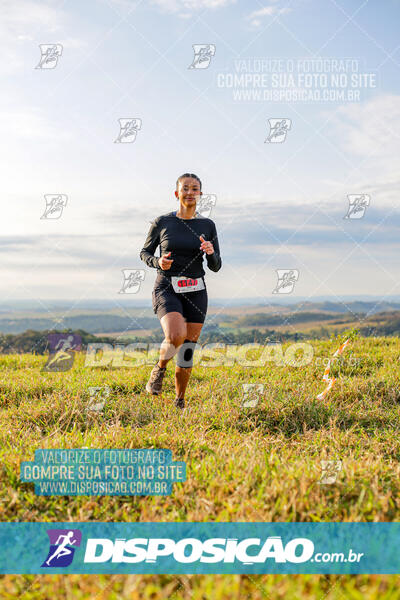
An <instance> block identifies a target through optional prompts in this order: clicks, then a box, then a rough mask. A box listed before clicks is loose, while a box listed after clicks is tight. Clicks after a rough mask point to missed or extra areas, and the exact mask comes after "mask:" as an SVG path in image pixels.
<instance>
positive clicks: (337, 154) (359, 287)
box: [0, 0, 400, 305]
mask: <svg viewBox="0 0 400 600" xmlns="http://www.w3.org/2000/svg"><path fill="white" fill-rule="evenodd" d="M1 11H2V12H4V14H3V16H2V19H1V22H2V25H1V30H0V34H1V35H0V39H1V42H0V43H1V46H2V57H3V60H2V65H1V67H0V69H1V71H2V95H1V99H0V103H1V114H0V121H1V127H2V136H1V142H0V143H1V146H0V152H1V160H2V164H3V166H5V167H6V168H5V169H4V175H5V176H4V177H3V219H2V225H3V227H2V229H3V231H2V234H1V239H0V250H1V256H2V272H3V276H2V278H1V282H0V285H1V287H2V290H1V291H2V297H3V300H4V301H5V300H6V299H10V298H25V299H29V298H32V300H33V301H34V302H33V303H35V302H36V303H37V304H38V305H39V303H42V304H43V303H44V304H45V301H46V299H65V298H71V299H72V298H74V299H77V298H78V299H79V298H81V299H85V300H86V299H90V298H106V299H109V300H110V299H114V298H115V301H116V302H119V301H120V298H121V296H118V294H117V292H118V290H119V289H120V286H121V279H122V277H121V269H123V268H142V267H143V265H142V264H141V263H140V260H139V251H140V249H141V246H142V243H143V241H144V238H145V235H146V232H147V229H148V226H149V222H150V221H151V220H152V219H153V218H154V217H155V216H157V215H159V214H163V213H166V212H169V211H170V210H174V209H175V207H176V202H175V197H174V185H175V181H176V178H177V176H178V175H180V174H181V173H183V172H186V171H190V172H194V173H197V174H198V175H199V176H200V178H201V179H202V181H203V191H204V192H205V193H210V194H211V193H212V194H215V195H216V197H217V204H216V206H215V208H214V209H213V213H212V215H211V216H212V218H213V219H214V220H215V222H216V224H217V228H218V231H219V237H220V245H221V248H222V258H223V265H224V266H223V269H222V270H221V271H220V272H219V273H217V274H214V273H210V274H208V275H207V279H208V283H209V288H210V298H211V299H212V298H213V297H214V298H216V299H217V298H227V297H228V298H236V299H237V298H240V297H243V298H245V297H250V296H255V297H259V298H260V299H263V298H264V299H266V301H267V300H271V298H272V296H271V292H272V290H273V288H274V287H275V285H276V281H277V277H276V272H275V271H276V269H284V268H291V269H292V268H293V269H298V270H299V272H300V276H299V280H298V282H297V284H296V286H295V290H294V293H293V294H292V296H293V298H295V295H296V294H298V295H299V296H303V297H304V296H305V297H309V298H310V299H312V297H313V296H322V295H326V296H332V299H335V298H336V299H340V298H341V297H344V296H346V295H350V294H351V295H355V294H359V295H360V296H361V295H365V294H373V295H375V296H379V297H382V298H384V297H385V296H386V295H388V296H393V295H396V294H400V276H399V275H400V252H399V236H398V231H399V224H400V218H399V199H398V197H399V162H400V161H399V149H400V143H399V134H398V132H399V131H400V127H399V125H400V104H399V77H398V75H399V69H400V45H399V40H398V22H399V13H400V3H399V2H398V0H387V1H386V2H385V3H384V5H383V4H382V3H381V2H378V1H377V0H375V1H370V2H365V1H364V2H361V1H355V0H354V1H353V0H350V1H349V0H347V1H346V2H344V1H343V0H340V1H338V0H325V1H324V2H317V1H316V0H314V1H312V0H292V1H283V0H274V1H271V0H269V1H262V0H257V1H255V2H253V1H246V2H240V1H236V2H232V1H230V0H198V1H196V2H194V1H183V0H154V1H150V2H149V1H147V2H144V1H142V2H133V1H130V0H91V1H90V2H87V3H82V2H76V1H75V2H74V1H71V0H70V1H65V2H45V1H42V2H36V1H35V0H20V1H19V2H12V1H9V0H6V1H5V2H3V3H2V8H1ZM46 43H54V44H61V45H62V47H63V52H62V55H61V56H60V58H59V60H58V64H57V66H56V67H55V68H54V69H47V70H46V69H35V66H36V65H37V63H38V62H39V58H40V51H39V44H46ZM194 44H213V45H215V55H214V56H213V57H212V58H211V61H210V64H209V66H208V68H206V69H189V68H188V67H189V65H190V64H191V62H192V60H193V49H192V46H193V45H194ZM321 58H323V59H327V60H328V61H330V62H328V63H325V65H326V64H329V65H332V61H333V60H336V61H338V60H340V59H342V60H343V59H352V60H354V61H358V63H357V74H360V73H361V74H369V75H371V74H372V75H373V77H374V79H373V81H374V85H371V81H372V79H371V78H370V79H369V80H368V82H369V84H368V86H367V87H365V88H358V87H356V89H357V90H358V92H359V99H358V100H359V101H357V102H354V101H343V100H340V99H339V100H335V101H319V102H318V101H315V100H310V99H309V100H307V101H305V102H304V101H303V102H298V101H290V100H287V99H284V100H282V101H276V100H261V101H259V100H252V101H249V100H243V99H238V97H236V99H234V97H233V92H232V89H227V88H223V87H219V85H218V81H221V76H222V75H224V74H225V75H226V74H229V73H230V74H234V73H237V70H238V65H239V64H240V62H238V61H248V62H250V63H251V64H254V59H263V60H264V61H267V60H270V61H271V60H272V59H274V61H275V65H277V64H278V61H281V63H282V64H284V65H287V64H290V61H292V64H295V65H298V62H299V60H300V59H302V60H306V59H307V61H308V62H307V63H306V64H310V63H309V61H310V60H311V59H321ZM235 61H236V62H235ZM252 61H253V62H252ZM288 61H289V63H288ZM325 71H326V74H327V76H328V77H330V73H329V68H327V67H325V70H324V73H325ZM221 74H222V75H221ZM350 75H351V74H349V73H347V76H348V79H347V80H346V81H347V82H348V81H349V80H350ZM268 77H269V78H270V80H269V82H267V83H268V85H267V88H268V87H270V85H271V73H268ZM218 78H220V79H218ZM296 81H297V84H296V89H299V88H298V80H296ZM318 81H319V80H318ZM316 87H318V84H317V86H316ZM349 89H350V84H349V83H346V87H345V92H346V93H347V92H348V90H349ZM128 117H129V118H132V117H135V118H140V119H141V120H142V128H141V129H140V131H138V134H137V138H136V140H135V141H134V142H133V143H129V144H115V143H114V140H115V139H116V137H117V135H118V132H119V125H118V119H120V118H128ZM273 118H280V119H281V118H286V119H290V120H291V128H290V131H288V134H287V136H286V139H285V141H284V142H283V143H276V144H275V143H265V139H266V137H267V135H268V132H269V126H268V119H273ZM53 193H60V194H66V195H67V196H68V203H67V206H66V207H65V209H64V211H63V214H62V216H61V218H60V219H58V220H54V219H53V220H50V219H47V220H46V219H45V220H43V219H40V216H41V215H42V213H43V210H44V194H53ZM348 194H368V195H369V196H370V205H369V206H368V208H367V209H366V212H365V215H364V217H363V218H362V219H352V220H350V219H347V220H345V219H343V216H344V215H345V214H346V212H347V207H348V199H347V195H348ZM146 269H147V268H146ZM154 276H155V272H154V271H152V270H150V269H148V270H147V273H146V279H145V282H144V285H143V286H142V289H141V291H140V297H142V298H143V299H145V298H150V293H151V287H152V284H153V280H154ZM275 297H276V296H275ZM136 299H139V297H137V298H136Z"/></svg>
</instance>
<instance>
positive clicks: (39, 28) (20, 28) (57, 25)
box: [0, 0, 86, 73]
mask: <svg viewBox="0 0 400 600" xmlns="http://www.w3.org/2000/svg"><path fill="white" fill-rule="evenodd" d="M66 20H67V14H66V13H65V12H63V11H62V10H61V9H60V8H59V7H58V6H57V3H56V2H53V1H52V0H50V1H48V2H39V1H37V0H18V2H15V0H2V1H1V3H0V51H1V57H2V60H1V66H0V69H1V71H2V73H14V72H15V71H16V70H18V69H21V68H22V67H23V66H24V64H25V63H26V58H25V59H24V44H29V45H31V44H32V42H33V41H34V40H37V38H38V35H40V36H42V35H44V36H45V37H44V39H39V40H38V44H39V43H43V44H46V43H50V42H54V43H58V44H62V45H63V46H65V47H68V48H80V47H82V46H84V45H86V42H85V41H83V40H79V39H77V38H73V37H66V38H64V39H63V35H62V33H63V31H62V27H63V26H64V24H65V22H66ZM55 37H56V38H57V39H50V38H55ZM39 57H40V53H39V48H37V55H35V56H32V64H33V63H35V61H36V62H37V61H38V59H39ZM33 67H34V64H33ZM33 67H32V68H33Z"/></svg>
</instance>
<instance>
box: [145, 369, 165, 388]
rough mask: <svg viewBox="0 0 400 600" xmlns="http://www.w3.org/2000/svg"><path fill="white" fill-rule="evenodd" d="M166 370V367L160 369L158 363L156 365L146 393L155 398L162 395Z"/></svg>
mask: <svg viewBox="0 0 400 600" xmlns="http://www.w3.org/2000/svg"><path fill="white" fill-rule="evenodd" d="M166 370H167V368H166V367H159V366H158V363H157V364H156V366H155V367H154V368H153V370H152V372H151V373H150V378H149V380H148V382H147V384H146V392H148V393H149V394H153V396H158V394H160V392H161V388H162V384H163V379H164V375H165V371H166Z"/></svg>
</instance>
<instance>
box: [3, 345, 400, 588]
mask: <svg viewBox="0 0 400 600" xmlns="http://www.w3.org/2000/svg"><path fill="white" fill-rule="evenodd" d="M312 346H313V348H314V359H313V361H312V362H311V363H310V364H309V365H307V366H305V367H300V368H295V367H287V366H282V367H278V366H276V365H275V364H274V363H267V365H266V366H265V367H259V368H250V367H241V366H238V365H236V366H234V367H228V368H227V367H218V368H205V367H197V368H195V369H194V373H193V377H192V379H191V382H190V384H189V393H188V396H187V404H188V408H187V409H186V410H185V411H184V412H183V413H181V412H179V411H178V410H177V409H175V408H174V406H173V398H174V388H173V369H172V365H171V366H170V367H169V370H168V374H167V376H166V382H165V388H164V394H163V397H161V398H157V397H149V396H147V395H146V394H145V393H144V385H145V383H146V381H147V378H148V375H149V372H150V370H151V367H150V366H146V367H137V368H107V367H105V368H88V367H85V366H84V356H83V355H78V356H77V358H76V361H75V364H74V366H73V368H72V369H71V370H70V371H68V372H65V373H46V372H42V371H41V367H42V366H43V364H44V363H45V361H46V358H45V357H41V356H32V355H20V356H16V355H9V356H0V411H1V418H0V448H1V450H0V456H1V464H2V467H1V492H0V511H1V513H0V514H1V520H2V521H48V522H52V521H91V520H95V521H308V522H309V521H399V520H400V519H399V517H400V500H399V499H400V466H399V459H400V440H399V430H400V419H399V417H400V392H399V389H400V382H399V359H400V340H399V339H398V338H359V339H355V340H354V341H353V342H352V343H351V345H350V346H349V347H348V348H347V349H346V350H345V352H344V354H343V356H342V359H341V360H340V361H338V362H337V363H336V364H335V365H334V367H333V372H334V374H335V376H337V378H338V379H337V382H336V385H335V386H334V388H333V389H332V390H331V392H329V394H328V395H327V396H326V398H325V399H324V400H323V401H318V400H316V396H317V394H318V393H320V392H321V391H322V390H323V389H324V387H325V383H324V382H323V381H322V374H323V369H324V364H323V363H322V362H319V363H318V362H317V361H316V359H317V358H328V357H330V356H332V354H333V352H334V351H335V350H336V349H337V347H338V342H337V341H335V342H333V341H332V340H331V341H313V342H312ZM285 347H286V345H284V349H285ZM350 358H352V360H351V361H350V360H349V359H350ZM354 359H357V361H356V360H354ZM243 383H264V385H265V395H264V397H263V398H262V400H261V402H260V403H259V404H258V406H257V407H255V408H253V409H244V408H243V407H242V406H241V398H242V384H243ZM101 385H108V386H109V387H110V388H111V395H110V398H109V400H108V402H107V404H106V406H105V409H104V412H103V414H102V415H91V414H90V413H87V412H86V407H87V405H88V401H89V398H88V388H89V387H90V386H101ZM82 446H87V447H90V448H169V449H171V450H172V453H173V458H174V460H184V461H186V463H187V481H186V482H184V483H180V484H174V490H173V493H172V495H171V496H167V497H157V496H150V497H85V496H80V497H59V496H54V497H44V496H36V495H35V493H34V489H33V484H27V483H21V482H20V481H19V464H20V462H21V461H23V460H33V458H34V451H35V450H36V449H38V448H79V447H82ZM326 459H335V460H341V461H342V471H341V472H340V473H339V475H338V478H337V481H336V483H335V484H333V485H321V484H320V483H319V479H320V477H321V461H322V460H326ZM103 587H104V590H103V591H102V588H103ZM0 597H1V598H12V597H19V598H27V599H32V600H33V599H36V598H37V599H39V598H40V599H45V598H57V599H58V598H74V599H75V598H96V599H100V598H131V599H136V598H138V599H139V598H152V599H158V598H166V597H171V598H173V599H174V600H180V599H181V598H182V599H184V598H190V599H200V598H221V599H225V598H238V599H239V598H240V599H242V598H324V599H333V598H338V599H339V598H354V599H358V598H360V599H361V598H366V599H371V600H372V599H377V598H378V597H379V598H400V591H399V590H398V578H397V577H396V576H379V577H378V576H372V575H371V576H357V577H351V576H329V577H328V576H277V575H276V576H271V575H268V576H251V577H250V576H248V577H247V576H198V575H196V576H179V577H175V576H166V575H165V576H156V575H154V576H122V575H121V576H89V575H88V576H74V575H69V576H57V577H56V576H44V575H43V576H42V575H41V576H37V577H34V576H14V575H9V576H3V577H2V578H1V580H0Z"/></svg>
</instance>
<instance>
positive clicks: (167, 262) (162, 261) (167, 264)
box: [158, 252, 174, 271]
mask: <svg viewBox="0 0 400 600" xmlns="http://www.w3.org/2000/svg"><path fill="white" fill-rule="evenodd" d="M169 256H171V252H168V254H164V256H162V257H161V258H159V259H158V264H159V265H160V267H161V268H162V270H163V271H168V269H170V268H171V265H172V263H173V262H174V259H173V258H168V257H169Z"/></svg>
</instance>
